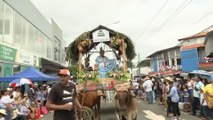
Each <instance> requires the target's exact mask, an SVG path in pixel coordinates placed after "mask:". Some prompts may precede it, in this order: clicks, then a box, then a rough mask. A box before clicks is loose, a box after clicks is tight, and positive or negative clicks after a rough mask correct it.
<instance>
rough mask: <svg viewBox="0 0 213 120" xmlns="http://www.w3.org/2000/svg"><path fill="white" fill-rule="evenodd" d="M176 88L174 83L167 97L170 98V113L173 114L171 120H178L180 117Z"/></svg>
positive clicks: (176, 84)
mask: <svg viewBox="0 0 213 120" xmlns="http://www.w3.org/2000/svg"><path fill="white" fill-rule="evenodd" d="M177 87H178V82H174V84H173V87H172V88H171V90H170V93H169V97H171V105H172V113H173V114H174V117H173V118H172V120H178V119H179V117H180V109H179V95H178V90H177Z"/></svg>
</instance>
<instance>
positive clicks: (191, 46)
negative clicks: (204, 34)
mask: <svg viewBox="0 0 213 120" xmlns="http://www.w3.org/2000/svg"><path fill="white" fill-rule="evenodd" d="M204 46H205V45H204V44H195V45H186V46H182V47H181V50H190V49H195V48H199V47H204Z"/></svg>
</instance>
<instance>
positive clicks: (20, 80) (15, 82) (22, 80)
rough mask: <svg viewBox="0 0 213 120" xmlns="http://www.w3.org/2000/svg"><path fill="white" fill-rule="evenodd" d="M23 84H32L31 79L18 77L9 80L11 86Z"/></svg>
mask: <svg viewBox="0 0 213 120" xmlns="http://www.w3.org/2000/svg"><path fill="white" fill-rule="evenodd" d="M24 84H29V85H33V83H32V81H31V80H29V79H27V78H18V79H15V80H13V81H11V82H10V84H9V85H10V86H11V87H16V86H20V85H24Z"/></svg>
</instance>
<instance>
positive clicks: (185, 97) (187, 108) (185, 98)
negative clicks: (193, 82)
mask: <svg viewBox="0 0 213 120" xmlns="http://www.w3.org/2000/svg"><path fill="white" fill-rule="evenodd" d="M187 88H188V87H187V84H183V102H184V107H183V108H184V111H185V112H189V111H190V98H189V92H188V89H187Z"/></svg>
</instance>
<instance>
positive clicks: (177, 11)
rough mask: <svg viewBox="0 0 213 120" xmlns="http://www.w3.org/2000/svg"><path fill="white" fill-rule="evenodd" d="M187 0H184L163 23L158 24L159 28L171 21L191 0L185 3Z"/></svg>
mask: <svg viewBox="0 0 213 120" xmlns="http://www.w3.org/2000/svg"><path fill="white" fill-rule="evenodd" d="M187 1H188V0H185V2H183V3H182V4H181V5H180V6H179V7H178V8H177V9H176V10H175V11H174V12H173V13H172V14H171V15H170V16H169V17H168V18H167V19H166V20H165V21H164V22H163V23H161V24H160V28H162V27H163V26H166V25H167V24H168V23H169V22H170V21H172V20H173V19H174V18H175V17H176V16H177V15H178V14H179V13H180V12H182V11H183V10H184V9H185V8H186V7H187V6H188V5H189V4H190V3H191V2H192V0H190V1H189V2H188V3H187Z"/></svg>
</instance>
